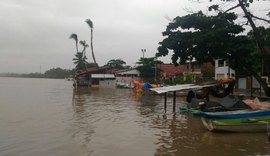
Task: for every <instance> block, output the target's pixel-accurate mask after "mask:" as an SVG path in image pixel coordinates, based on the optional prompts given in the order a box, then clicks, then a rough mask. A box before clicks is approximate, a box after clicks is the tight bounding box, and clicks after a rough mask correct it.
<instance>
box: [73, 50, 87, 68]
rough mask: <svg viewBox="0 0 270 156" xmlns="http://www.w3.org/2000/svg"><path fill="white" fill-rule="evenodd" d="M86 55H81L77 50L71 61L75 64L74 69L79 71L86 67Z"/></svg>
mask: <svg viewBox="0 0 270 156" xmlns="http://www.w3.org/2000/svg"><path fill="white" fill-rule="evenodd" d="M86 59H87V58H86V57H85V56H84V55H83V52H77V53H76V54H75V58H73V59H72V60H73V63H74V64H75V65H76V67H75V68H76V71H80V70H83V69H85V68H86V66H87V64H88V62H87V61H86Z"/></svg>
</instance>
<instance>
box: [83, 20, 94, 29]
mask: <svg viewBox="0 0 270 156" xmlns="http://www.w3.org/2000/svg"><path fill="white" fill-rule="evenodd" d="M85 22H86V23H87V24H88V26H89V27H90V28H91V29H93V28H94V25H93V22H92V21H91V20H90V19H86V20H85Z"/></svg>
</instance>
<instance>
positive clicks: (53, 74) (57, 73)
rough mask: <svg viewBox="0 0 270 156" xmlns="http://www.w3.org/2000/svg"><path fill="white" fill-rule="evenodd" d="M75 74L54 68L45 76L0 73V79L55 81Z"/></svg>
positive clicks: (67, 70)
mask: <svg viewBox="0 0 270 156" xmlns="http://www.w3.org/2000/svg"><path fill="white" fill-rule="evenodd" d="M74 73H75V70H69V69H61V68H52V69H50V70H47V71H46V72H45V73H44V74H41V73H38V72H36V73H28V74H19V73H0V77H26V78H54V79H63V78H66V77H71V76H73V75H74Z"/></svg>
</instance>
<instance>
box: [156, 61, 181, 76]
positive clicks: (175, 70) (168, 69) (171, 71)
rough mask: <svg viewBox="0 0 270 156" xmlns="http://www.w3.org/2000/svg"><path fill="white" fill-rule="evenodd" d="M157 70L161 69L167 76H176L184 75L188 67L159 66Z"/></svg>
mask: <svg viewBox="0 0 270 156" xmlns="http://www.w3.org/2000/svg"><path fill="white" fill-rule="evenodd" d="M157 69H160V70H161V72H162V73H163V74H166V76H174V75H179V74H182V73H183V72H184V71H185V69H186V65H178V66H175V65H174V64H157Z"/></svg>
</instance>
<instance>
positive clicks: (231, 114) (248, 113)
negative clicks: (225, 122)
mask: <svg viewBox="0 0 270 156" xmlns="http://www.w3.org/2000/svg"><path fill="white" fill-rule="evenodd" d="M201 114H202V115H203V116H205V117H207V118H223V119H235V118H249V117H258V116H267V115H270V109H261V110H250V109H245V110H236V111H225V112H203V111H201Z"/></svg>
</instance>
